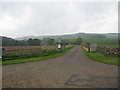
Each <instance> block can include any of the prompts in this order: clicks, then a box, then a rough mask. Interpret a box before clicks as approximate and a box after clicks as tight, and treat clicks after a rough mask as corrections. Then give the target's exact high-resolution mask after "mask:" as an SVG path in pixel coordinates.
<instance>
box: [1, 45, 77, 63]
mask: <svg viewBox="0 0 120 90" xmlns="http://www.w3.org/2000/svg"><path fill="white" fill-rule="evenodd" d="M74 47H75V46H71V47H68V48H66V49H65V51H64V52H58V53H56V54H53V55H49V56H43V57H41V56H40V57H32V58H25V59H14V60H6V61H2V65H8V64H19V63H26V62H33V61H40V60H46V59H50V58H55V57H58V56H62V55H64V54H66V53H67V52H69V51H70V50H71V49H72V48H74Z"/></svg>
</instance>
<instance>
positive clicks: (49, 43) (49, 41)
mask: <svg viewBox="0 0 120 90" xmlns="http://www.w3.org/2000/svg"><path fill="white" fill-rule="evenodd" d="M47 42H48V45H54V43H55V39H50V38H48V40H47Z"/></svg>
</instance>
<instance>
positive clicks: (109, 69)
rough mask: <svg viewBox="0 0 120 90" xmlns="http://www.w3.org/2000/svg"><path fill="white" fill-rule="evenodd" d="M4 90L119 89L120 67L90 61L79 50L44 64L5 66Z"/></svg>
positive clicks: (76, 49) (40, 62)
mask: <svg viewBox="0 0 120 90" xmlns="http://www.w3.org/2000/svg"><path fill="white" fill-rule="evenodd" d="M2 70H3V78H2V79H3V88H117V87H118V67H117V66H113V65H107V64H103V63H100V62H94V61H92V60H90V59H88V58H87V57H86V56H85V55H84V53H83V51H82V49H81V48H80V47H79V46H78V47H76V48H74V49H72V50H71V51H70V52H69V53H67V54H65V55H63V56H60V57H57V58H53V59H49V60H44V61H36V62H28V63H22V64H14V65H5V66H3V68H2Z"/></svg>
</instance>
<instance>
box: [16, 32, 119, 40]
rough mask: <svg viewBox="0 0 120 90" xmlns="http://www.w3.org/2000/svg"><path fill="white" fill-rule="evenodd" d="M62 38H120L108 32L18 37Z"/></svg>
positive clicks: (20, 38) (24, 38) (22, 38)
mask: <svg viewBox="0 0 120 90" xmlns="http://www.w3.org/2000/svg"><path fill="white" fill-rule="evenodd" d="M119 34H120V33H119ZM47 37H50V38H54V39H57V38H62V39H74V38H77V37H82V38H118V33H107V34H88V33H75V34H65V35H53V36H52V35H45V36H25V37H19V38H16V39H17V40H28V39H29V38H38V39H43V38H47Z"/></svg>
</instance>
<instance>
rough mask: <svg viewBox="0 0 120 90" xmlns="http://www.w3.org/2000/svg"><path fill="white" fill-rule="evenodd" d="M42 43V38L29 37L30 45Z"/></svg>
mask: <svg viewBox="0 0 120 90" xmlns="http://www.w3.org/2000/svg"><path fill="white" fill-rule="evenodd" d="M40 43H41V40H39V39H37V38H35V39H32V38H29V39H28V45H30V46H38V45H40Z"/></svg>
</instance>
